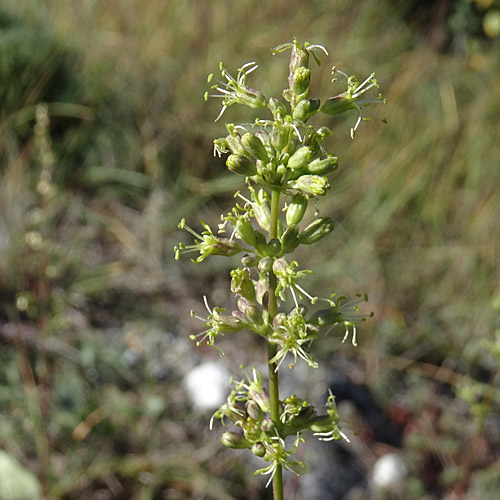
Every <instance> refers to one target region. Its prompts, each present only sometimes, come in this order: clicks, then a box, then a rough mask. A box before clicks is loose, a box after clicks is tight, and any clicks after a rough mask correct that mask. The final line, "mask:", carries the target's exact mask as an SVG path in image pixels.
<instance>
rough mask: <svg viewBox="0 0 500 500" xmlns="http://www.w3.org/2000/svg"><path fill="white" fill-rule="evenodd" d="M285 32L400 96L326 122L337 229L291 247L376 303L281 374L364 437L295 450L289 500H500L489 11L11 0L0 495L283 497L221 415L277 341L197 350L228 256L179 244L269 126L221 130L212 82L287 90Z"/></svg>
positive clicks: (320, 86)
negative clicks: (244, 72)
mask: <svg viewBox="0 0 500 500" xmlns="http://www.w3.org/2000/svg"><path fill="white" fill-rule="evenodd" d="M293 37H297V39H298V40H299V41H309V42H311V43H319V44H322V45H324V46H325V47H326V48H327V49H328V51H329V56H328V57H324V58H323V64H322V65H321V66H319V67H318V66H316V65H315V64H313V65H312V70H313V79H312V82H313V84H312V85H313V93H312V95H317V96H318V97H326V96H330V95H332V86H331V83H330V69H331V67H332V66H333V65H336V66H337V67H338V68H340V69H342V70H343V71H345V72H347V73H348V74H356V75H358V76H359V77H360V78H361V79H363V78H364V77H365V76H367V75H369V74H370V73H371V72H372V71H375V72H376V76H377V78H378V79H379V81H380V87H381V90H382V92H383V95H384V97H386V98H387V101H388V103H387V105H385V106H384V107H380V106H379V107H378V108H377V110H376V111H377V112H379V113H380V114H382V115H383V117H385V118H387V124H383V123H382V122H380V121H379V120H373V121H370V122H369V123H365V124H362V126H361V127H360V129H359V130H358V132H357V135H356V139H355V140H354V141H352V140H351V139H350V136H349V128H350V127H351V126H352V125H353V124H354V121H355V116H354V115H352V116H350V115H348V114H347V115H345V118H344V115H343V116H342V118H341V119H336V120H334V119H330V118H328V119H327V120H326V122H321V123H326V124H327V125H328V126H330V127H331V128H333V129H334V135H333V136H332V138H331V139H330V143H329V151H331V152H333V153H335V154H336V155H338V157H339V159H340V161H339V164H340V168H339V170H338V171H337V172H335V174H334V175H333V176H332V186H333V187H332V190H331V195H330V196H328V197H327V198H326V199H321V200H319V201H318V209H319V210H320V211H321V213H322V215H329V216H331V217H332V218H333V219H334V220H335V222H336V229H335V231H334V233H333V234H332V236H330V237H329V238H326V239H325V240H323V241H322V242H321V244H320V245H318V246H317V248H316V249H315V251H314V253H312V254H311V253H310V252H309V253H308V254H307V253H300V252H299V255H298V260H299V262H301V265H302V267H305V268H310V269H313V270H315V271H317V274H316V275H314V276H313V277H311V278H310V279H308V281H307V283H306V284H305V285H304V286H305V287H306V288H307V289H308V290H313V291H314V292H315V294H318V295H320V294H323V295H325V294H329V293H330V292H332V291H335V292H337V293H338V294H345V295H349V296H352V295H354V294H355V293H359V292H362V293H367V294H368V295H369V297H370V300H369V302H368V304H367V305H366V307H365V312H371V311H373V312H374V318H373V319H370V320H369V321H367V322H366V323H364V324H363V328H362V330H361V331H360V332H359V333H358V344H359V346H358V347H357V348H354V347H353V346H352V345H351V344H350V342H346V343H345V344H341V340H342V337H343V332H342V331H334V332H332V333H330V334H329V335H328V336H326V337H322V338H321V339H319V340H318V342H317V343H316V345H315V355H316V357H317V358H318V360H319V361H320V365H321V368H320V370H317V371H314V370H310V369H307V370H303V367H301V366H300V364H299V365H298V366H297V368H296V369H295V370H294V371H293V372H292V371H288V369H284V370H283V372H282V373H283V374H282V375H281V379H282V384H283V391H284V392H283V393H284V394H285V395H288V392H287V391H294V392H295V393H297V394H298V395H299V396H301V397H304V398H306V399H308V400H310V401H312V402H313V403H319V402H321V401H324V400H325V394H326V393H327V390H328V388H331V389H332V391H333V392H334V394H336V396H337V402H338V405H339V412H340V414H341V416H342V418H343V420H344V421H345V422H346V424H345V426H346V429H348V433H349V435H350V436H351V443H350V444H347V443H345V442H344V443H337V442H335V443H317V442H313V441H314V439H311V440H309V441H308V442H307V444H305V445H303V446H302V447H301V449H300V452H299V455H300V456H299V458H301V459H303V460H305V462H306V463H307V465H308V467H307V469H306V471H305V474H304V475H303V476H302V477H301V479H300V480H297V478H295V476H288V475H287V476H286V477H285V479H286V486H285V487H286V492H287V493H286V494H287V499H290V500H292V499H294V500H298V499H300V498H308V499H309V500H316V499H318V500H319V499H322V500H331V499H335V500H336V499H339V500H340V499H351V500H353V499H364V498H371V499H386V498H387V499H399V498H406V499H441V498H444V499H486V500H488V499H495V498H498V491H499V488H500V479H499V478H500V455H499V451H500V415H499V412H498V410H499V408H500V392H499V377H498V367H499V363H500V320H499V314H500V266H499V255H500V223H499V214H500V127H499V125H498V123H499V116H500V2H499V1H498V0H475V1H474V0H455V1H453V0H434V1H432V0H429V1H425V2H422V1H414V0H406V1H401V2H395V1H392V0H359V1H357V2H351V1H348V0H330V1H327V0H310V1H308V2H299V1H296V0H270V1H267V2H263V1H259V0H239V1H237V2H235V1H229V0H213V1H210V2H202V1H195V0H184V1H182V2H181V1H175V2H174V1H168V0H167V1H160V0H148V1H139V0H107V1H99V0H85V1H83V0H82V1H79V2H59V1H51V0H45V1H42V0H2V2H1V5H0V499H1V500H24V499H26V500H36V499H38V498H45V499H51V500H56V499H64V500H80V499H81V500H86V499H97V500H111V499H134V500H147V499H168V500H184V499H186V500H187V499H197V500H205V499H207V500H212V499H213V500H236V499H241V500H244V499H248V500H252V499H270V498H271V491H270V489H267V490H266V489H264V487H263V486H264V483H265V480H263V478H262V477H260V476H259V477H254V476H253V471H254V470H255V469H256V468H258V467H259V464H258V463H256V462H255V461H254V460H252V458H251V457H250V456H249V455H251V454H249V453H247V452H238V451H232V450H227V449H223V447H222V446H221V445H220V443H219V436H220V435H221V433H222V431H221V428H220V426H218V425H216V426H215V429H214V430H213V431H211V432H210V431H209V429H208V422H209V420H210V416H211V414H212V413H213V411H214V407H215V406H216V405H217V404H218V403H219V402H220V399H221V398H224V397H225V395H226V394H227V392H228V385H227V384H228V380H229V376H230V375H236V376H237V377H240V371H239V368H238V367H239V365H240V363H245V365H246V366H251V365H252V364H256V365H257V366H259V365H261V366H262V365H264V363H265V358H264V356H265V350H264V349H263V346H262V345H261V344H260V343H258V342H257V341H256V340H255V339H252V338H250V337H251V336H250V335H249V334H239V335H238V337H233V338H226V339H225V342H223V343H222V345H221V346H222V348H223V349H224V351H225V353H226V355H225V356H224V358H220V357H219V355H218V353H217V352H216V351H215V350H210V349H206V348H196V347H195V345H194V343H193V342H192V341H190V340H189V335H190V334H192V333H197V332H198V331H200V330H201V329H202V324H201V323H199V322H198V321H196V320H195V319H192V318H190V316H189V311H190V310H191V309H194V310H195V311H196V312H197V313H198V314H201V315H203V309H204V307H203V299H202V298H203V295H207V297H208V301H209V303H210V304H211V305H228V306H229V307H230V304H231V300H232V299H231V296H230V293H229V269H230V268H231V267H232V265H235V263H237V262H238V261H237V260H236V261H233V262H231V261H230V259H223V258H220V257H214V258H211V259H208V260H207V261H205V262H204V263H202V264H200V265H195V264H192V263H191V262H189V259H184V260H183V261H181V262H174V260H173V251H172V248H173V245H174V244H176V243H177V242H178V241H179V240H182V241H188V240H187V238H186V235H184V234H182V233H181V232H180V231H179V230H178V229H177V223H178V222H179V220H180V219H181V218H182V217H185V218H186V220H187V221H188V223H189V224H190V225H191V226H192V227H194V228H196V229H198V228H199V227H200V225H199V220H200V219H202V220H204V221H206V222H208V223H210V224H216V223H217V222H218V220H219V216H220V214H221V213H222V212H225V211H227V210H228V209H229V208H230V207H231V206H232V204H233V199H232V195H233V193H234V191H235V189H237V188H238V187H241V182H240V179H237V178H235V177H236V176H232V175H229V173H228V171H227V169H226V168H225V166H224V161H223V159H222V160H221V159H219V158H214V157H213V156H212V140H213V139H214V138H215V137H219V136H221V135H223V134H224V127H223V123H224V122H225V121H231V122H235V123H237V122H238V121H241V120H243V121H250V120H251V116H253V115H252V113H250V114H249V113H248V110H247V109H243V108H241V109H237V108H236V107H232V108H230V109H228V110H227V111H226V114H225V115H224V117H223V119H222V120H221V121H219V122H217V123H215V122H214V119H215V117H216V116H217V115H218V113H219V109H220V108H219V105H220V101H217V100H215V99H214V100H212V101H209V102H208V103H207V102H205V101H204V100H203V94H204V92H205V91H206V90H207V83H206V77H207V75H208V74H209V73H211V72H216V71H217V68H218V64H219V61H221V60H222V61H224V62H225V64H226V66H227V67H228V69H229V70H230V71H231V69H233V70H234V69H235V68H238V67H240V66H241V65H242V64H243V63H246V62H248V61H257V62H258V63H259V70H258V71H256V72H255V73H253V74H252V76H251V77H250V78H249V84H250V85H251V86H254V87H255V88H258V89H260V90H262V91H263V92H264V93H265V94H266V95H267V96H271V95H275V96H279V95H280V94H281V90H282V89H283V88H284V87H285V86H286V77H287V65H288V60H287V55H286V54H284V55H278V56H274V57H273V56H271V54H270V49H271V48H272V47H274V46H276V45H278V44H280V43H284V42H287V41H291V40H292V38H293ZM249 117H250V118H249ZM318 118H319V117H318ZM315 123H319V122H315Z"/></svg>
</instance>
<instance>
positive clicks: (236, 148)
mask: <svg viewBox="0 0 500 500" xmlns="http://www.w3.org/2000/svg"><path fill="white" fill-rule="evenodd" d="M226 142H227V145H228V146H229V149H230V150H231V151H232V152H233V153H234V154H238V155H242V156H245V155H247V154H248V153H247V151H246V149H245V148H244V147H243V144H241V136H240V135H238V134H234V135H232V134H231V135H228V136H227V137H226Z"/></svg>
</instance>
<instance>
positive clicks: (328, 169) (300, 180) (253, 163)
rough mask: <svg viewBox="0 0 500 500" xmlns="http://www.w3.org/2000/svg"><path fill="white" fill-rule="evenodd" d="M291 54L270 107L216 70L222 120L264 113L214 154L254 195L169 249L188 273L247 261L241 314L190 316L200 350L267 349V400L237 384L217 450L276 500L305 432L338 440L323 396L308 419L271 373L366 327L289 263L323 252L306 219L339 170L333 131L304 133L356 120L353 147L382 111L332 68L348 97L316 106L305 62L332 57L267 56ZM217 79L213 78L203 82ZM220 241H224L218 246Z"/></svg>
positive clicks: (249, 384) (320, 232)
mask: <svg viewBox="0 0 500 500" xmlns="http://www.w3.org/2000/svg"><path fill="white" fill-rule="evenodd" d="M286 50H291V55H290V64H289V75H288V82H287V83H288V86H287V88H286V89H285V90H284V91H283V92H282V97H283V99H284V100H282V99H281V98H278V97H270V98H268V97H266V96H264V95H263V93H262V92H260V91H258V90H255V89H253V88H250V87H248V86H247V83H246V80H247V77H248V75H250V73H252V72H253V71H255V70H256V69H257V64H255V63H254V62H251V63H247V64H244V65H243V66H242V67H241V68H240V69H238V70H237V76H236V78H233V77H232V76H231V75H230V73H229V72H228V70H227V69H226V67H225V66H224V65H223V64H222V63H221V64H220V67H219V69H220V73H221V76H222V80H221V81H219V82H218V84H216V85H214V86H212V89H214V90H216V91H217V92H218V94H216V95H214V97H220V98H222V110H221V112H220V114H219V116H218V117H217V120H218V119H219V118H220V117H221V116H222V114H223V113H224V111H225V110H226V109H227V108H228V107H229V106H231V105H233V104H242V105H244V106H247V107H250V108H253V109H260V110H262V113H263V115H262V117H259V118H257V119H256V120H255V121H254V122H253V123H242V124H233V123H228V124H226V130H227V134H228V135H226V136H225V137H221V138H218V139H216V140H215V141H214V154H215V155H216V156H219V157H222V155H227V156H226V159H225V162H226V165H227V168H228V169H229V170H230V171H231V172H234V173H236V174H238V175H241V176H243V177H245V178H246V187H247V189H248V192H249V194H242V193H241V192H240V191H238V192H237V193H236V194H235V197H236V198H238V203H236V204H235V205H234V207H233V208H232V209H231V210H230V211H229V212H228V213H227V214H225V215H223V216H222V223H221V224H219V230H218V234H214V232H213V231H212V229H211V227H210V226H209V225H207V224H205V223H203V222H202V226H203V228H204V231H203V232H202V233H201V234H198V233H197V232H195V231H194V230H193V229H191V228H190V227H188V226H187V225H186V224H185V222H184V220H183V221H182V222H181V223H180V225H179V227H181V228H185V229H186V230H187V231H189V232H190V233H191V234H192V235H193V236H194V237H195V240H194V244H193V245H185V244H183V243H179V245H178V246H176V247H175V253H176V258H178V257H179V255H180V254H181V253H187V252H198V253H199V256H198V257H197V258H196V259H195V260H194V262H201V261H203V260H204V259H205V258H207V257H208V256H209V255H221V256H226V257H231V256H234V255H236V254H239V253H244V254H243V255H242V256H241V263H242V265H243V267H236V268H235V269H233V270H232V271H231V291H232V293H233V294H234V295H235V296H236V301H235V302H236V304H237V307H236V309H235V310H234V311H232V312H231V313H230V314H226V313H225V311H226V310H225V309H224V308H221V307H214V308H213V309H210V308H209V306H208V301H207V299H206V298H205V299H204V300H205V305H206V308H207V310H208V313H209V314H208V316H207V317H206V318H202V317H199V316H196V315H195V314H194V313H193V315H194V316H195V317H197V318H198V319H200V320H201V321H203V323H204V326H205V330H204V331H203V332H201V333H200V334H198V335H193V336H192V337H193V338H194V339H196V340H197V343H198V344H199V343H201V342H202V341H206V343H207V344H208V345H214V344H215V339H216V337H217V336H221V335H224V334H225V333H239V332H240V331H243V330H247V331H249V332H253V333H255V334H257V335H259V336H261V337H263V338H264V339H265V340H266V342H267V347H268V358H267V359H268V379H269V381H268V387H269V389H268V390H266V388H265V387H264V382H263V376H262V374H261V373H260V372H259V371H257V370H255V369H252V376H251V377H249V376H247V378H246V380H242V381H240V382H236V383H235V384H234V386H233V389H232V390H231V392H230V395H229V396H228V399H227V402H226V403H224V404H223V405H222V406H221V407H220V408H219V409H218V410H217V412H215V414H214V417H213V418H216V419H220V420H222V421H224V419H228V420H229V421H231V422H232V423H233V424H235V426H236V427H237V428H238V432H234V431H230V432H226V433H224V434H223V436H222V442H223V444H224V445H226V446H228V447H230V448H236V449H243V448H248V449H250V450H251V451H252V453H253V454H254V455H256V456H257V457H261V458H262V459H263V460H264V462H267V465H266V466H265V467H263V468H261V469H259V470H258V471H257V473H261V474H269V475H270V479H269V482H271V481H272V482H273V493H274V498H275V500H283V484H282V470H283V468H284V469H287V470H291V471H293V472H295V469H296V468H297V467H301V466H302V465H303V464H302V462H300V461H298V460H295V459H293V458H292V457H293V455H294V453H295V451H296V449H297V447H298V446H299V445H300V443H301V442H302V441H303V435H304V433H305V432H307V431H313V433H315V434H316V435H317V436H319V438H320V439H322V440H330V439H340V438H345V435H344V434H343V433H342V431H341V427H340V417H339V416H338V414H337V410H336V407H335V399H334V396H333V395H332V394H330V395H329V396H328V399H327V401H326V405H324V407H323V408H321V407H320V408H315V407H314V406H313V405H311V404H310V403H309V402H308V401H305V400H303V399H301V398H299V397H298V396H296V395H291V396H289V397H287V398H285V399H284V400H280V399H279V396H278V395H279V387H278V371H279V369H280V367H282V366H283V364H284V363H285V361H286V363H285V364H287V365H288V366H289V367H290V368H293V367H294V366H295V365H296V364H297V363H298V362H302V361H303V362H305V363H307V365H309V366H310V367H311V368H317V367H318V363H317V361H316V360H315V359H314V357H313V355H312V353H311V347H312V344H313V343H314V341H315V340H317V339H318V337H319V336H320V335H321V334H322V333H327V332H329V331H330V330H331V329H332V328H333V327H334V326H335V325H340V326H341V327H343V328H344V332H345V333H344V340H345V339H346V338H347V337H348V335H349V333H350V332H352V341H353V344H354V345H355V344H356V323H357V322H358V321H359V320H363V319H364V317H365V316H364V315H363V314H361V313H359V312H358V306H357V304H358V303H359V302H361V301H363V300H365V299H366V297H362V298H361V297H360V298H358V299H354V301H349V300H347V299H345V297H339V298H336V296H335V294H332V295H331V296H330V297H328V298H318V297H315V296H313V295H311V294H310V293H308V292H307V291H306V290H305V289H304V288H303V287H302V285H300V284H299V282H302V280H305V279H307V278H308V277H309V276H310V275H311V274H312V271H309V270H300V269H299V264H298V262H297V261H296V260H292V259H290V260H287V258H285V257H288V256H289V255H290V254H292V253H293V252H294V251H295V249H296V248H297V247H299V246H300V245H313V244H316V243H319V242H320V240H322V239H323V238H324V237H325V236H327V235H328V234H330V233H331V232H332V231H333V228H334V222H333V220H332V218H330V217H329V216H320V217H317V216H316V218H314V219H311V217H310V216H309V217H308V212H307V208H308V204H309V201H310V200H311V198H316V197H318V196H325V195H326V194H327V193H328V191H329V190H330V189H331V184H330V181H329V178H328V177H327V175H329V174H331V173H332V172H334V171H335V170H336V169H337V167H338V158H337V156H335V155H334V154H331V153H328V151H327V147H326V144H325V141H326V138H327V137H330V136H331V134H332V131H331V130H330V129H329V128H328V127H326V126H324V125H323V126H320V127H319V128H316V127H315V126H313V125H310V124H308V123H307V122H308V120H309V119H310V118H311V117H312V116H314V115H316V118H318V116H319V114H320V113H323V114H324V115H331V116H336V115H338V114H340V113H343V112H346V111H353V110H354V111H356V112H357V114H358V118H357V121H356V123H355V125H354V127H353V128H352V129H351V136H352V137H353V136H354V132H355V130H356V129H357V128H358V126H359V124H360V122H361V121H362V120H366V118H365V117H364V116H362V114H361V113H362V111H363V112H364V110H365V109H366V108H367V107H369V106H370V105H371V104H374V103H383V102H385V101H384V100H383V99H382V97H381V95H380V94H379V95H378V97H376V98H367V97H365V93H366V92H367V91H369V90H370V89H372V88H374V87H377V88H378V82H377V80H375V78H374V74H371V75H370V76H369V77H368V78H367V79H365V80H363V81H362V82H361V83H359V81H358V79H357V78H356V77H355V76H348V75H347V74H345V73H343V72H342V71H339V70H338V69H336V68H335V67H333V68H332V74H333V75H334V80H333V81H337V78H336V76H337V75H340V80H342V81H343V82H344V83H345V84H346V89H345V90H342V91H341V92H340V93H337V94H336V95H334V96H332V97H328V96H326V99H325V100H324V101H323V104H321V101H320V99H319V98H317V97H309V93H310V90H311V89H310V82H311V78H312V71H311V69H310V68H309V63H310V60H311V56H312V59H314V60H315V61H316V62H317V63H318V64H319V63H320V57H322V56H325V55H328V52H327V51H326V49H325V48H324V47H322V46H321V45H311V44H309V43H307V42H306V43H304V44H301V43H299V42H298V41H297V40H293V42H291V43H286V44H283V45H279V46H278V47H276V48H275V49H274V51H273V53H274V54H278V53H281V52H284V51H286ZM212 78H213V75H211V76H210V77H209V81H211V80H212ZM285 201H287V203H285ZM283 212H285V214H286V215H283ZM303 221H304V222H303ZM223 233H227V234H226V235H225V236H219V234H223ZM309 252H310V251H309ZM304 300H307V301H308V302H309V303H310V304H311V306H313V309H314V305H315V304H316V303H318V302H322V303H326V304H327V306H324V307H323V308H318V310H313V311H312V312H310V313H309V312H308V311H307V309H306V307H305V306H304V305H303V303H302V302H303V301H304ZM287 436H295V440H294V442H293V444H291V446H290V444H288V446H285V438H286V437H287ZM346 439H347V438H346ZM269 482H268V484H269Z"/></svg>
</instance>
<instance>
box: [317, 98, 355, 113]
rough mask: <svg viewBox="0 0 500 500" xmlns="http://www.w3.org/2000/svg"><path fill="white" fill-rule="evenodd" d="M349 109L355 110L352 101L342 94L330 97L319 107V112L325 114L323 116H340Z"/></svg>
mask: <svg viewBox="0 0 500 500" xmlns="http://www.w3.org/2000/svg"><path fill="white" fill-rule="evenodd" d="M351 109H356V105H355V104H354V100H353V99H351V98H349V97H347V96H344V95H342V94H341V95H338V96H335V97H330V98H329V99H327V100H326V102H325V103H324V104H323V106H321V112H322V113H325V115H340V114H341V113H344V112H346V111H349V110H351Z"/></svg>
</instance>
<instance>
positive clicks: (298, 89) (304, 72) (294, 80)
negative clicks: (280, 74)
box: [288, 66, 311, 95]
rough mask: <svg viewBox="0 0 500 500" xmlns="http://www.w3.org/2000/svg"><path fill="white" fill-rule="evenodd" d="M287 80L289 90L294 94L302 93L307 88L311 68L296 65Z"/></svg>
mask: <svg viewBox="0 0 500 500" xmlns="http://www.w3.org/2000/svg"><path fill="white" fill-rule="evenodd" d="M288 81H289V88H290V90H291V91H292V92H293V93H294V94H296V95H302V94H304V93H305V92H307V90H308V89H309V82H310V81H311V70H310V69H308V68H304V67H302V66H301V67H298V68H296V69H295V71H294V72H293V74H292V75H291V78H289V79H288Z"/></svg>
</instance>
